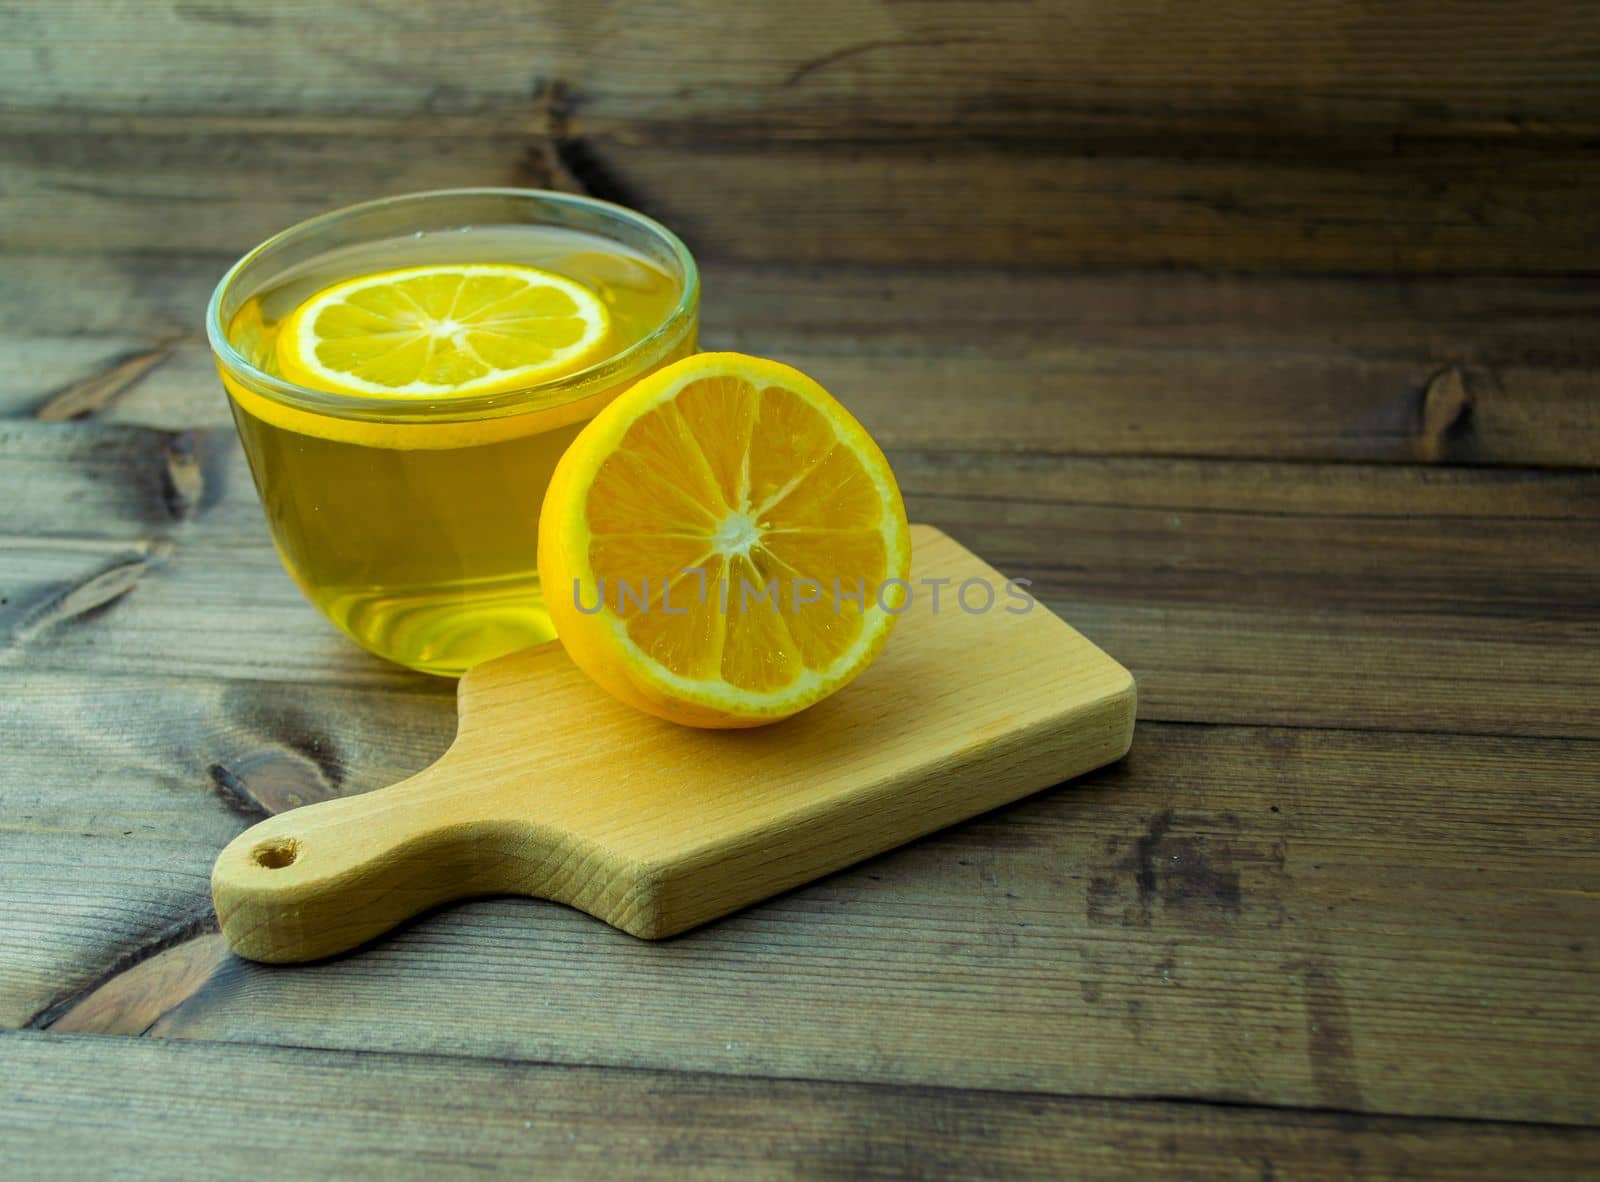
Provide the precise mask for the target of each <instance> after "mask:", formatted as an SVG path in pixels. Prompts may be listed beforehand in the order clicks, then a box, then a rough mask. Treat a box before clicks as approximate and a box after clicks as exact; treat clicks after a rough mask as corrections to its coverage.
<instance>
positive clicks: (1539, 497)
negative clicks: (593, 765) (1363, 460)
mask: <svg viewBox="0 0 1600 1182" xmlns="http://www.w3.org/2000/svg"><path fill="white" fill-rule="evenodd" d="M840 393H842V394H844V395H845V397H846V398H847V399H848V398H849V394H848V392H846V391H842V390H841V391H840ZM872 425H873V427H874V429H877V424H876V423H874V424H872ZM174 456H177V457H180V458H182V459H183V464H182V466H181V471H183V472H185V473H188V474H190V475H191V476H192V475H193V474H194V473H198V474H199V475H200V476H201V478H202V479H201V483H200V486H199V488H198V490H196V489H195V487H194V486H193V484H192V483H191V485H190V491H189V493H188V494H186V495H185V496H184V497H180V498H178V499H177V500H175V501H174V500H173V499H172V498H171V497H170V496H169V485H170V483H171V481H170V478H169V469H170V466H171V464H172V462H173V457H174ZM890 458H891V461H892V462H893V463H894V465H895V467H896V471H897V473H898V475H899V477H900V480H901V482H902V485H903V487H904V488H905V490H906V492H907V494H908V498H909V503H910V505H911V507H912V511H913V512H914V513H915V514H916V515H917V516H918V517H919V518H921V519H924V520H931V521H933V522H934V523H936V524H938V525H940V526H941V527H942V528H945V529H946V530H947V531H949V532H950V533H952V534H953V536H955V537H956V538H957V540H959V541H963V542H965V543H970V544H971V545H973V546H982V547H985V548H986V549H988V550H989V551H991V552H992V553H994V554H995V555H996V556H997V558H998V559H999V560H1001V565H1002V566H1003V568H1004V569H1006V570H1007V571H1008V573H1009V572H1015V573H1016V574H1018V575H1020V576H1022V577H1027V578H1031V579H1034V580H1035V588H1034V589H1035V590H1036V591H1037V592H1038V593H1039V594H1040V596H1041V597H1042V599H1043V601H1044V602H1045V603H1046V604H1048V605H1049V606H1051V608H1052V609H1053V610H1056V611H1057V612H1058V613H1059V614H1061V615H1063V616H1064V617H1065V618H1069V619H1071V620H1073V621H1074V622H1075V623H1077V624H1079V625H1081V627H1082V629H1083V630H1084V631H1085V633H1086V635H1088V636H1089V637H1090V638H1091V639H1092V640H1094V641H1095V642H1096V643H1097V644H1100V645H1101V646H1102V647H1104V648H1106V650H1107V651H1109V652H1113V653H1116V654H1117V655H1118V656H1119V657H1121V658H1123V660H1124V662H1125V663H1126V664H1127V665H1128V666H1129V667H1130V668H1131V669H1132V670H1133V671H1134V673H1135V675H1136V676H1137V677H1138V678H1139V680H1140V684H1141V687H1142V691H1143V692H1142V694H1141V701H1142V705H1143V709H1144V711H1145V717H1149V718H1159V719H1168V720H1175V721H1195V722H1222V723H1227V722H1252V723H1268V724H1274V725H1285V724H1287V725H1324V726H1326V725H1337V726H1353V727H1382V728H1385V729H1392V730H1415V729H1426V730H1460V731H1471V732H1477V733H1482V734H1529V735H1541V734H1542V735H1558V736H1559V735H1567V736H1575V737H1600V730H1597V725H1600V724H1597V721H1596V716H1595V713H1594V711H1593V710H1591V709H1590V708H1589V701H1590V700H1591V699H1592V698H1593V696H1594V694H1595V693H1596V692H1597V691H1600V685H1597V677H1600V672H1597V667H1596V663H1595V662H1594V661H1593V660H1592V657H1591V650H1592V646H1593V644H1594V641H1595V628H1596V617H1595V610H1596V605H1595V601H1594V596H1593V593H1592V588H1593V586H1594V585H1595V580H1596V579H1597V578H1600V570H1597V566H1596V564H1597V562H1600V560H1597V559H1596V558H1595V555H1596V554H1597V553H1600V546H1597V545H1592V544H1590V543H1592V542H1594V541H1595V540H1596V529H1597V526H1596V522H1595V516H1594V509H1593V506H1594V505H1595V502H1596V500H1597V499H1600V487H1597V483H1596V482H1597V480H1600V477H1597V476H1596V474H1595V473H1593V472H1587V471H1576V472H1575V471H1550V470H1513V471H1507V470H1498V469H1486V470H1471V469H1444V470H1438V471H1434V470H1425V469H1420V468H1415V467H1405V466H1377V467H1368V466H1361V465H1352V464H1335V465H1314V464H1266V463H1234V462H1208V461H1185V460H1134V459H1122V458H1107V459H1092V458H1088V457H1081V458H1076V459H1073V460H1070V461H1062V460H1052V459H1051V458H1050V457H1048V456H1047V455H1035V456H1031V457H1030V456H1021V457H1018V456H1015V455H1008V454H1005V453H975V454H974V453H959V452H958V453H952V452H948V451H939V452H923V451H920V450H914V451H907V450H903V449H891V454H890ZM0 460H3V461H4V464H3V468H0V481H9V483H4V484H0V488H3V489H4V492H5V498H6V500H5V507H4V509H3V510H0V534H3V535H9V536H10V539H11V540H10V541H9V542H8V543H7V557H8V560H9V562H10V564H11V569H12V570H13V571H15V572H16V574H15V576H14V579H15V583H14V585H15V586H16V587H17V588H18V589H17V593H16V594H15V595H14V596H13V597H11V599H10V601H9V602H8V603H7V604H4V605H0V627H6V628H8V629H9V634H10V636H11V639H10V641H9V643H7V644H5V645H4V646H3V647H0V666H3V667H11V668H17V667H22V666H26V667H28V668H31V669H36V670H45V669H54V670H62V671H84V672H91V671H92V672H98V673H100V674H103V675H123V674H128V673H154V674H162V675H170V676H179V677H194V676H199V677H215V676H226V677H237V678H245V679H257V678H259V679H265V680H271V681H277V680H310V681H318V682H323V683H327V684H342V685H352V686H356V685H370V686H390V687H395V688H404V687H407V686H411V685H414V684H415V682H416V679H415V678H414V677H413V676H412V675H410V674H407V673H405V672H404V671H401V670H399V669H397V668H395V667H393V666H390V665H388V664H386V663H384V662H381V661H379V660H377V659H375V658H373V657H371V656H369V655H368V654H366V653H364V652H362V651H360V650H358V649H356V648H354V647H353V646H351V645H350V644H348V643H347V642H346V641H345V640H344V639H343V638H342V636H340V634H338V633H337V632H335V631H334V630H333V629H332V628H330V627H328V626H326V625H325V624H324V623H323V622H322V621H321V620H320V619H319V618H318V617H317V615H316V613H315V611H314V610H313V609H311V608H310V607H308V606H307V605H306V604H305V603H304V601H303V599H302V598H301V596H300V594H299V592H298V591H297V590H296V589H295V588H294V586H293V584H292V583H291V582H290V580H289V578H288V576H287V575H285V574H284V573H283V571H282V569H281V566H280V564H279V562H278V559H277V556H276V555H275V554H274V553H273V551H272V550H271V548H270V542H269V541H268V540H267V536H266V530H265V525H264V523H263V522H262V521H261V519H260V513H259V509H258V507H257V506H256V504H255V493H254V490H253V488H252V486H251V485H250V483H249V479H248V475H247V472H246V469H245V466H244V463H243V459H242V456H241V455H240V454H239V452H238V449H237V445H236V443H235V442H234V441H233V440H232V438H231V434H227V433H223V432H221V431H211V432H208V433H206V434H205V435H204V436H199V437H194V436H189V435H188V433H183V432H180V433H176V434H175V433H172V432H166V431H154V430H149V429H142V428H130V427H124V426H98V425H94V424H92V423H89V424H78V425H75V426H70V427H69V426H63V425H60V424H39V423H13V424H9V425H7V426H5V427H3V428H0ZM6 473H9V476H7V475H6ZM174 505H176V506H178V507H179V508H180V509H181V508H182V507H183V506H191V507H192V508H191V509H189V510H186V511H185V512H183V513H180V514H178V515H176V516H175V515H174V508H173V507H174ZM89 542H92V543H93V544H92V545H86V543H89ZM164 547H171V549H170V550H168V549H164ZM135 576H137V577H135ZM85 587H87V591H83V592H82V593H80V589H81V588H85ZM241 604H244V605H247V610H243V611H241V610H240V605H241ZM41 613H42V614H41ZM41 620H43V621H45V622H46V623H47V624H48V627H44V626H43V625H41V623H40V621H41ZM286 637H287V638H293V640H292V643H286V640H285V638H286Z"/></svg>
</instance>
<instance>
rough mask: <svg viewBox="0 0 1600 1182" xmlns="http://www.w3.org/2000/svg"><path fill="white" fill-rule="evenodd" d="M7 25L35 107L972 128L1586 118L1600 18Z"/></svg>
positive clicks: (1459, 1) (151, 8)
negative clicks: (552, 85)
mask: <svg viewBox="0 0 1600 1182" xmlns="http://www.w3.org/2000/svg"><path fill="white" fill-rule="evenodd" d="M712 29H714V30H715V31H716V32H715V35H714V36H708V30H712ZM0 46H3V47H4V51H3V52H4V56H0V67H3V68H0V105H3V106H5V107H7V108H11V109H19V110H30V111H41V112H60V111H94V112H100V111H137V112H162V113H184V112H192V111H216V112H221V113H224V114H232V113H251V112H254V113H258V114H272V115H279V114H292V113H308V112H312V113H315V112H334V111H349V112H366V113H391V114H409V113H415V112H428V113H439V114H448V113H452V112H462V111H480V110H494V109H504V108H506V107H515V106H520V105H523V104H525V103H526V102H527V101H528V96H529V93H530V89H531V88H532V87H533V86H535V85H536V84H538V83H540V82H545V83H548V82H550V81H552V80H560V81H562V82H564V83H565V84H566V85H567V86H568V87H570V89H571V91H572V94H573V96H574V100H575V103H576V105H577V106H578V108H579V110H580V111H581V112H582V113H585V114H587V115H591V116H593V117H595V118H605V119H615V118H619V117H639V116H660V115H662V114H665V113H667V112H672V113H675V114H677V113H681V114H682V115H685V116H688V117H692V118H695V119H698V120H702V121H706V120H714V119H719V118H720V119H726V118H729V117H731V116H743V117H751V116H765V117H779V118H785V117H786V118H790V119H797V120H805V121H806V122H807V123H809V124H810V125H811V126H812V127H816V126H817V125H818V124H820V125H822V126H824V127H829V128H835V129H836V128H839V127H840V126H841V125H843V126H845V127H848V126H849V122H850V120H851V119H852V118H854V119H856V120H861V121H871V120H875V119H876V120H883V121H892V122H895V123H898V124H902V125H911V126H920V127H924V128H928V129H937V130H938V132H939V134H940V135H941V136H947V135H953V136H962V135H971V134H974V133H975V132H980V131H993V130H995V129H996V128H1016V127H1021V128H1025V129H1030V130H1036V129H1038V128H1039V127H1040V126H1041V125H1045V126H1050V125H1053V124H1054V123H1056V122H1058V121H1059V120H1060V119H1061V118H1063V117H1072V116H1078V117H1081V118H1082V119H1083V120H1084V121H1086V122H1088V123H1091V124H1094V123H1112V124H1117V123H1121V124H1123V125H1127V124H1132V125H1133V126H1144V125H1146V124H1148V123H1149V122H1150V121H1152V120H1155V119H1160V120H1166V119H1170V117H1171V115H1172V113H1173V112H1193V113H1195V114H1196V115H1199V116H1202V117H1205V118H1208V119H1212V120H1216V121H1231V122H1235V123H1237V122H1240V121H1248V122H1255V123H1266V124H1268V125H1283V124H1285V123H1288V124H1291V125H1292V124H1295V123H1300V124H1312V125H1340V124H1356V125H1363V126H1380V127H1385V128H1397V127H1408V128H1411V129H1413V130H1419V131H1421V130H1452V131H1454V130H1472V131H1477V130H1489V131H1496V132H1515V133H1517V134H1529V133H1536V132H1537V131H1538V130H1539V129H1540V128H1543V127H1547V126H1550V125H1557V126H1559V125H1562V124H1576V125H1579V126H1583V125H1585V123H1587V125H1589V126H1592V125H1593V122H1594V116H1595V108H1594V101H1595V99H1596V97H1597V96H1600V74H1597V73H1596V71H1595V69H1594V64H1595V61H1596V55H1597V53H1600V19H1597V17H1596V15H1595V12H1594V9H1593V7H1592V6H1591V5H1586V4H1584V3H1582V2H1581V0H1531V2H1530V3H1527V4H1524V5H1522V6H1520V7H1519V8H1518V11H1517V13H1516V14H1515V18H1512V17H1511V16H1510V15H1509V14H1507V13H1505V12H1504V11H1502V10H1499V9H1496V8H1492V7H1490V8H1485V7H1484V6H1482V5H1479V4H1475V3H1472V2H1471V0H1424V2H1422V3H1416V4H1410V5H1406V6H1404V7H1399V8H1393V9H1391V8H1380V9H1373V8H1372V7H1371V6H1369V5H1363V4H1360V3H1358V2H1357V0H1315V2H1313V3H1307V4H1299V5H1294V6H1283V5H1276V4H1271V3H1266V2H1263V0H1219V2H1217V3H1214V4H1211V5H1208V6H1207V7H1206V9H1205V10H1204V11H1203V12H1202V11H1197V10H1195V9H1193V8H1192V7H1190V6H1186V5H1182V4H1176V3H1159V4H1146V5H1139V6H1128V5H1123V4H1116V3H1112V2H1109V0H1073V2H1072V3H1065V4H1053V5H1004V6H1001V7H998V8H995V7H992V6H988V5H982V6H980V5H950V4H941V3H888V2H880V3H874V4H858V3H852V2H850V0H824V2H823V3H820V4H815V5H810V6H807V7H805V8H803V9H795V8H789V7H787V6H765V5H763V6H760V7H759V8H744V9H739V10H737V11H733V10H730V9H729V8H728V7H727V6H726V5H725V4H721V3H718V2H717V0H692V2H689V3H677V4H646V5H635V6H632V7H631V8H630V9H629V10H628V11H627V13H625V14H621V13H616V14H601V15H600V16H599V17H597V16H596V15H595V14H594V12H593V11H592V9H591V8H590V7H589V6H587V5H584V4H582V3H579V2H578V0H542V2H540V3H536V4H531V5H523V6H518V7H516V8H514V9H508V8H506V7H505V6H503V5H500V4H496V3H493V2H492V0H471V2H469V3H463V4H454V5H451V6H450V7H449V8H448V9H444V8H439V7H435V6H431V5H428V4H424V3H401V4H395V5H387V6H384V7H382V8H373V9H363V10H356V11H344V10H333V9H323V8H320V7H318V6H315V5H300V4H296V5H293V6H289V7H284V6H274V5H265V6H263V5H261V4H259V3H256V4H247V3H242V2H241V0H219V2H217V3H212V4H206V5H203V6H200V5H194V4H186V3H172V2H168V3H161V4H154V5H152V4H147V3H135V2H132V0H119V2H114V3H93V2H91V0H53V2H50V3H44V2H39V0H35V2H31V3H25V4H22V5H20V6H19V5H12V6H10V7H9V8H8V9H7V10H6V12H5V14H4V23H3V25H0Z"/></svg>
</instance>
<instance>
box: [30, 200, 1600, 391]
mask: <svg viewBox="0 0 1600 1182" xmlns="http://www.w3.org/2000/svg"><path fill="white" fill-rule="evenodd" d="M278 228H281V227H278ZM251 245H253V243H252V242H250V241H246V240H244V239H240V240H238V241H235V242H231V243H229V244H228V247H227V249H226V250H225V251H222V252H218V253H212V254H205V253H193V252H184V253H163V254H150V253H144V252H138V251H135V252H128V253H120V254H93V255H88V254H68V255H63V254H59V253H54V252H49V251H31V252H29V251H24V252H20V253H12V254H8V255H6V256H5V260H4V262H5V265H4V267H3V268H0V329H3V331H4V332H5V333H6V335H7V338H8V341H9V342H10V347H11V348H15V347H17V346H18V345H19V344H22V343H25V342H26V341H27V340H28V339H31V338H41V339H44V338H61V337H69V338H88V337H103V338H111V339H115V340H119V341H123V342H126V343H127V344H128V346H129V347H132V346H134V345H143V346H144V347H147V348H150V347H156V346H158V345H160V344H162V343H165V342H167V341H170V340H171V339H173V338H183V337H189V338H194V339H199V338H200V336H201V321H202V319H203V316H204V309H205V303H206V300H207V299H208V298H209V297H210V295H211V290H212V288H213V287H215V286H216V283H217V280H218V279H220V278H221V277H222V274H223V272H224V271H226V270H227V269H228V267H229V265H230V264H231V263H232V262H233V261H234V259H235V258H236V257H237V256H238V254H239V253H241V252H243V251H244V250H245V249H247V248H248V247H249V246H251ZM704 279H705V282H704V288H705V290H704V292H703V304H702V315H703V319H704V327H705V330H706V332H707V333H708V334H711V338H712V343H714V344H715V345H717V346H718V347H726V348H742V347H745V346H746V345H747V344H749V343H750V342H751V341H753V340H758V339H759V340H779V341H783V342H786V343H788V344H790V345H793V346H796V347H798V346H800V345H805V346H806V347H807V348H809V349H810V350H812V351H815V352H819V353H830V354H833V353H836V354H839V355H842V356H850V355H854V354H857V353H860V354H868V355H883V356H905V355H908V354H913V353H918V352H921V353H925V354H930V355H933V356H939V357H943V356H952V357H961V356H989V357H993V358H996V359H998V358H1000V357H1003V356H1006V355H1008V354H1010V355H1013V356H1038V357H1046V358H1054V357H1058V356H1060V355H1061V354H1062V353H1063V352H1064V351H1065V350H1064V348H1063V347H1064V346H1071V347H1079V346H1083V347H1111V348H1122V349H1127V350H1137V351H1148V350H1173V349H1177V350H1192V349H1196V348H1207V347H1209V348H1227V349H1235V350H1238V351H1240V352H1259V353H1264V354H1268V355H1287V356H1297V355H1310V356H1317V355H1324V356H1329V357H1333V356H1339V355H1345V356H1356V357H1361V358H1365V359H1368V360H1371V361H1395V360H1406V359H1410V360H1415V361H1418V362H1421V361H1423V360H1424V359H1426V360H1429V361H1431V362H1432V363H1434V365H1435V366H1436V367H1441V368H1442V367H1444V366H1446V365H1449V364H1456V365H1460V366H1463V367H1465V366H1472V365H1493V364H1502V365H1504V364H1512V363H1516V364H1521V365H1526V366H1535V365H1539V364H1546V365H1559V364H1563V363H1564V364H1567V365H1570V366H1572V367H1573V368H1576V369H1582V368H1586V367H1588V366H1589V365H1590V364H1591V363H1593V362H1595V361H1597V360H1600V345H1597V344H1596V342H1595V340H1594V334H1593V333H1592V332H1590V331H1588V330H1589V324H1590V321H1592V320H1593V319H1594V318H1595V317H1596V316H1600V286H1597V285H1596V284H1595V283H1593V282H1592V281H1590V280H1587V279H1582V278H1577V279H1562V278H1539V277H1530V276H1504V275H1500V276H1494V277H1492V278H1484V277H1472V276H1452V277H1442V278H1441V277H1430V276H1415V275H1389V276H1383V277H1371V278H1350V277H1340V276H1304V275H1300V276H1294V275H1238V274H1230V273H1208V272H1199V271H1186V272H1150V271H1142V270H1141V271H1070V270H1047V269H1038V268H996V267H962V268H955V269H948V270H942V269H938V268H931V267H881V266H829V267H825V268H823V267H816V266H805V265H796V266H776V265H771V264H740V263H732V262H726V261H718V260H712V261H710V262H708V263H707V264H706V266H705V275H704ZM57 343H59V341H58V342H57ZM0 360H3V358H0Z"/></svg>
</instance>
